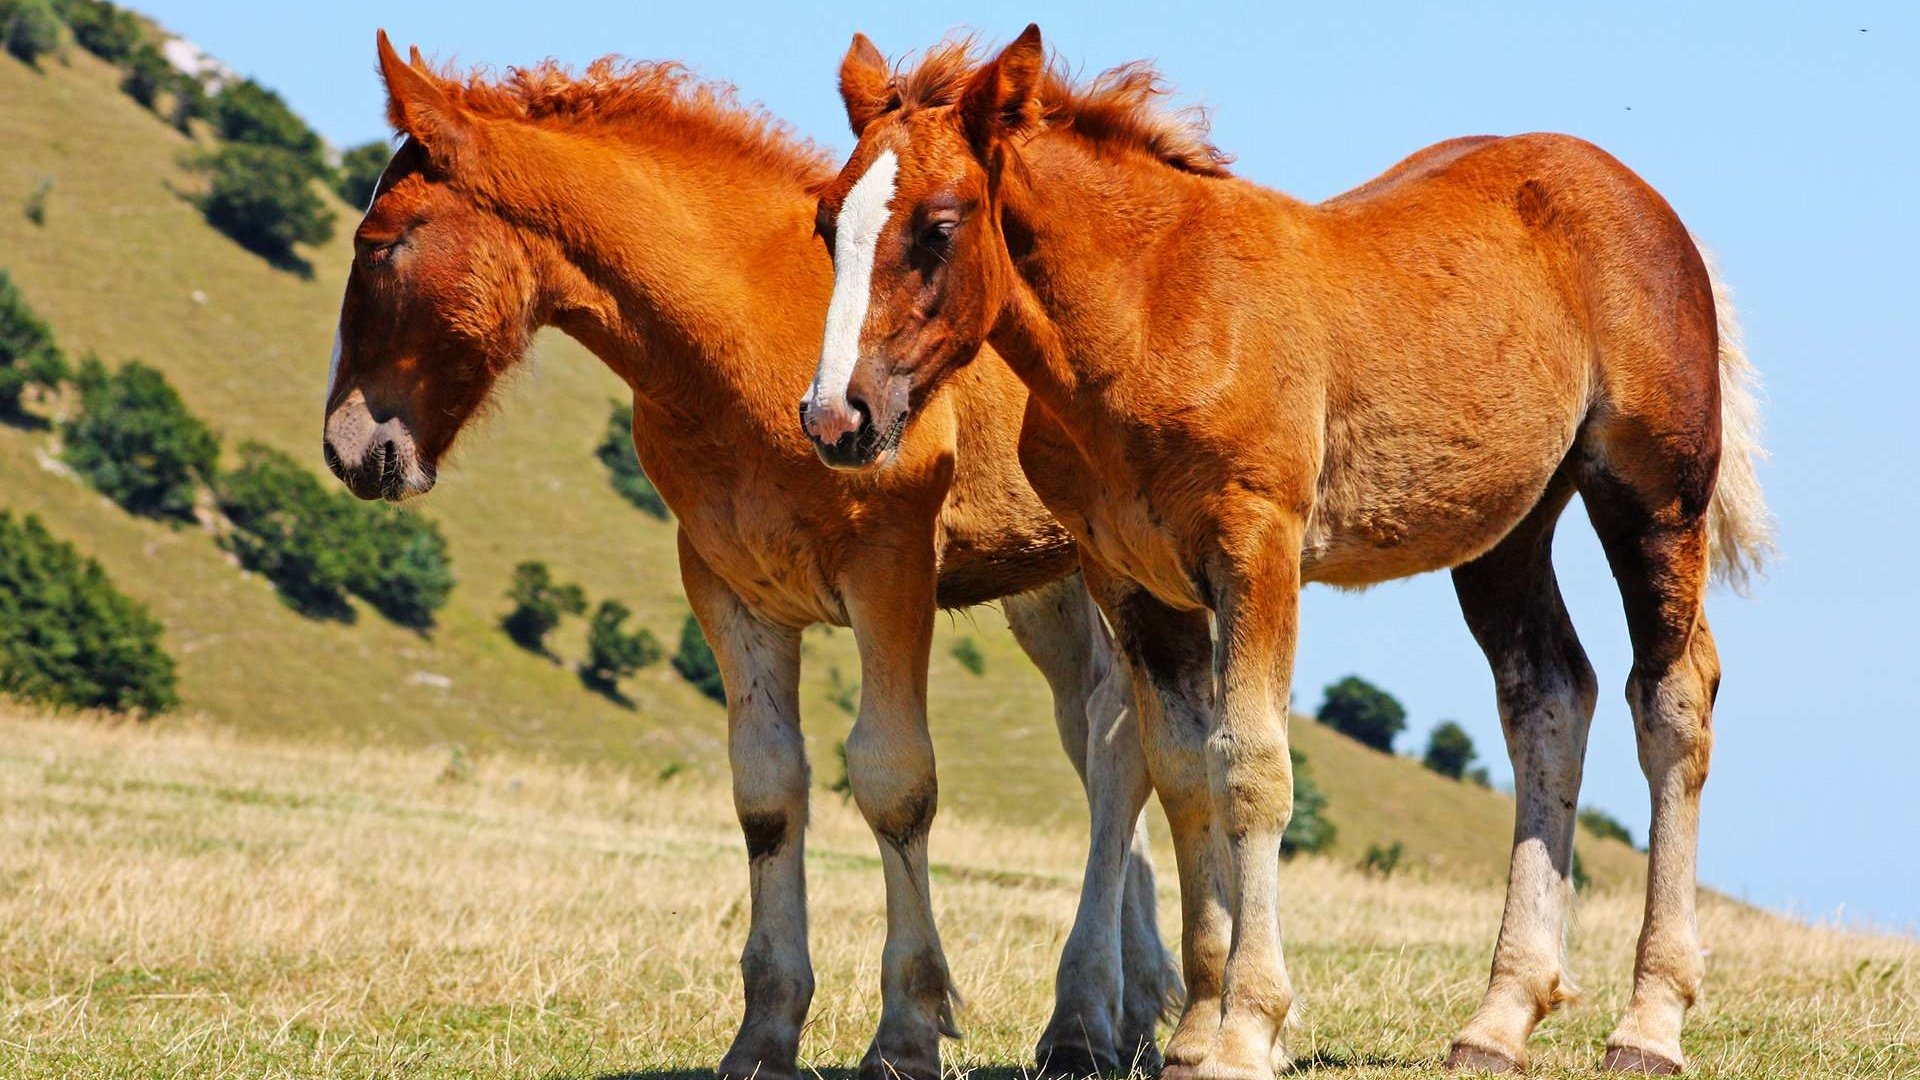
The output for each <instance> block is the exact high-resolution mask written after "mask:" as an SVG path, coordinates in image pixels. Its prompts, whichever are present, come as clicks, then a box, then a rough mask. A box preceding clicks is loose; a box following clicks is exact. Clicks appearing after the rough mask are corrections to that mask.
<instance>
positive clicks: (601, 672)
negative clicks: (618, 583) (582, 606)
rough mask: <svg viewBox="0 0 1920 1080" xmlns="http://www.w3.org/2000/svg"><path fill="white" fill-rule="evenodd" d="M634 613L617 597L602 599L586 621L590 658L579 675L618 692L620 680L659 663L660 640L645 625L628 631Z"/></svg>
mask: <svg viewBox="0 0 1920 1080" xmlns="http://www.w3.org/2000/svg"><path fill="white" fill-rule="evenodd" d="M631 614H633V612H632V611H631V610H629V609H628V607H627V605H625V604H623V603H621V602H620V601H618V600H602V601H600V606H599V607H598V608H596V609H594V612H593V618H592V620H591V621H590V622H589V623H588V624H587V659H586V660H585V661H584V662H582V663H581V665H580V678H581V680H582V681H583V682H585V683H586V684H587V685H588V686H590V687H593V688H594V689H595V690H598V691H600V692H601V693H604V694H609V695H613V694H617V692H618V691H617V689H616V687H617V684H618V683H619V681H620V680H621V679H623V678H625V677H627V676H628V675H631V674H633V673H634V672H636V671H639V670H640V669H641V668H643V667H646V666H647V665H648V664H655V663H659V661H660V653H661V649H660V642H658V641H657V640H655V639H654V636H653V633H652V631H650V630H648V629H647V628H646V627H644V626H643V627H641V628H640V629H638V630H635V631H632V632H631V633H629V632H628V631H626V630H625V629H622V624H624V623H625V622H626V621H627V616H629V615H631Z"/></svg>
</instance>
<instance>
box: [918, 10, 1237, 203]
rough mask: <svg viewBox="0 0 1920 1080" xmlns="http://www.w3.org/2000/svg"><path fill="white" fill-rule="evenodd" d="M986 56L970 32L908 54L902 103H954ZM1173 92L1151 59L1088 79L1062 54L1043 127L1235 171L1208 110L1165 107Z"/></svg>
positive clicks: (1050, 71) (1049, 75)
mask: <svg viewBox="0 0 1920 1080" xmlns="http://www.w3.org/2000/svg"><path fill="white" fill-rule="evenodd" d="M982 63H983V61H981V59H980V57H979V52H978V50H977V47H976V41H975V39H974V38H973V37H971V36H968V37H960V38H949V39H948V40H946V41H943V42H941V43H940V44H938V45H936V46H934V47H933V48H931V49H929V50H927V52H926V54H925V55H923V56H922V57H920V59H919V61H918V62H917V63H915V64H913V66H912V67H907V66H905V62H904V61H903V62H902V64H901V65H898V66H896V67H895V69H894V75H893V87H894V92H895V94H896V95H897V96H898V98H899V101H900V108H902V109H903V110H907V111H912V110H914V109H924V108H936V107H939V106H943V105H952V104H954V103H955V102H957V101H959V100H960V94H961V91H962V90H964V89H965V88H966V83H967V79H968V78H969V77H970V76H971V75H972V74H973V73H974V72H975V71H977V70H978V69H979V68H980V66H981V65H982ZM1168 93H1169V88H1168V86H1167V83H1166V80H1165V79H1164V78H1162V77H1161V75H1160V73H1159V71H1158V70H1156V69H1155V68H1154V66H1153V64H1151V63H1150V62H1148V61H1145V60H1135V61H1132V62H1131V63H1126V64H1121V65H1119V66H1118V67H1113V68H1108V69H1107V70H1106V71H1103V72H1101V73H1100V74H1098V75H1095V76H1094V77H1093V78H1092V79H1090V80H1087V81H1086V82H1084V83H1082V82H1079V81H1077V80H1075V79H1074V77H1073V75H1072V72H1070V71H1069V70H1068V69H1067V67H1066V64H1065V62H1064V61H1062V60H1061V59H1060V56H1059V54H1058V53H1056V54H1054V56H1053V57H1052V59H1051V60H1049V62H1048V64H1047V71H1046V75H1045V77H1044V79H1043V80H1042V83H1041V89H1040V109H1041V117H1042V120H1043V123H1044V129H1045V130H1055V131H1068V132H1072V133H1073V134H1075V135H1078V136H1079V137H1081V138H1082V139H1085V140H1086V141H1087V142H1090V143H1092V144H1094V145H1095V146H1100V147H1119V148H1121V149H1126V150H1133V151H1137V152H1139V153H1142V154H1145V155H1147V156H1148V157H1151V158H1153V159H1154V160H1156V161H1158V162H1160V163H1162V164H1164V165H1168V166H1171V167H1173V168H1175V169H1179V170H1180V171H1182V172H1190V173H1196V174H1198V175H1201V176H1227V175H1230V173H1229V171H1228V168H1227V166H1228V165H1230V164H1231V163H1232V162H1233V155H1231V154H1228V153H1226V152H1225V151H1223V150H1221V149H1220V148H1219V147H1217V146H1215V145H1213V142H1212V139H1211V138H1210V137H1209V132H1208V116H1207V112H1206V110H1205V109H1203V108H1200V107H1198V106H1194V107H1190V108H1186V109H1179V110H1168V109H1166V108H1163V107H1162V106H1161V103H1160V99H1161V98H1163V97H1165V96H1166V95H1167V94H1168Z"/></svg>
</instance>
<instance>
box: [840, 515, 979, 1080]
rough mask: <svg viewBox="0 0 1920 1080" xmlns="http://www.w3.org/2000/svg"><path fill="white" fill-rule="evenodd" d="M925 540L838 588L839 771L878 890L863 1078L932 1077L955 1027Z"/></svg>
mask: <svg viewBox="0 0 1920 1080" xmlns="http://www.w3.org/2000/svg"><path fill="white" fill-rule="evenodd" d="M915 550H919V549H917V548H916V549H915ZM925 550H926V552H927V556H926V558H925V559H924V560H916V559H914V558H912V557H897V558H894V559H891V560H886V561H884V562H879V561H876V562H879V564H877V565H873V566H868V567H863V568H862V569H863V572H862V575H861V576H860V577H858V578H855V579H853V580H850V581H848V582H847V584H846V585H845V587H844V594H845V596H846V601H847V614H848V616H849V618H850V620H851V622H852V624H853V633H854V639H855V641H856V643H857V644H858V646H859V649H860V673H861V691H860V711H859V715H858V716H857V717H856V718H855V720H854V725H853V730H852V732H850V733H849V734H848V736H847V780H848V782H849V783H850V785H851V786H852V788H853V799H854V802H855V804H857V805H858V806H859V807H860V813H861V814H862V815H863V816H864V817H865V818H866V820H867V825H868V827H870V828H871V829H872V830H873V835H874V839H875V840H876V841H877V842H878V843H879V847H880V863H881V869H882V872H883V873H884V875H885V880H886V890H887V941H886V946H885V948H884V950H883V951H882V953H881V960H880V993H881V1010H880V1028H879V1031H878V1032H876V1033H875V1035H874V1037H873V1044H872V1045H871V1046H870V1047H869V1048H868V1050H867V1053H866V1056H865V1057H864V1058H862V1059H861V1062H860V1075H861V1077H862V1078H863V1080H900V1078H903V1077H904V1078H907V1080H939V1076H940V1037H941V1036H942V1035H946V1036H949V1037H952V1038H958V1037H959V1035H960V1032H959V1030H958V1028H956V1027H955V1025H954V1019H953V1004H954V1000H955V998H956V997H957V995H956V994H955V993H954V989H953V980H952V977H951V975H949V974H948V971H947V959H946V955H945V954H944V953H943V952H942V951H941V948H940V935H939V932H938V930H937V929H936V928H935V926H934V920H933V902H932V896H931V893H930V890H929V884H928V873H927V832H928V830H929V828H930V827H931V826H932V824H933V815H934V809H935V807H936V806H937V805H938V802H939V799H938V785H937V783H936V781H935V778H934V769H933V740H932V737H931V736H930V735H929V734H928V731H927V658H928V653H929V651H930V649H931V647H932V643H933V614H934V570H933V565H932V557H931V555H932V545H931V544H928V545H925Z"/></svg>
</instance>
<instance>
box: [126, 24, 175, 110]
mask: <svg viewBox="0 0 1920 1080" xmlns="http://www.w3.org/2000/svg"><path fill="white" fill-rule="evenodd" d="M173 82H174V78H173V65H171V64H169V63H167V58H166V57H164V56H162V55H160V50H159V49H156V48H154V47H153V44H152V43H151V42H146V41H143V42H141V43H140V44H139V46H138V47H136V48H135V49H134V50H133V53H132V55H130V56H128V57H127V73H126V75H125V76H123V77H122V78H121V80H120V89H122V90H124V91H126V94H127V96H128V97H130V98H132V99H133V100H135V101H137V102H139V103H140V104H141V105H142V106H143V107H145V108H148V109H151V108H154V107H155V106H156V105H158V104H159V103H160V91H162V90H165V89H167V88H168V87H170V86H172V85H173Z"/></svg>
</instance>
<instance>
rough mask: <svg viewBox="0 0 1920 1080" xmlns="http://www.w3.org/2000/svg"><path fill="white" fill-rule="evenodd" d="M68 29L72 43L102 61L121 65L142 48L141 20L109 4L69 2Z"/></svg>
mask: <svg viewBox="0 0 1920 1080" xmlns="http://www.w3.org/2000/svg"><path fill="white" fill-rule="evenodd" d="M66 13H67V25H68V26H70V27H72V28H73V40H75V41H77V42H79V43H80V47H81V48H83V49H85V50H87V51H88V52H90V53H92V54H93V55H95V56H97V57H99V58H100V59H102V60H106V61H109V62H111V63H115V64H118V63H120V62H121V61H122V60H125V59H126V58H127V57H128V56H130V55H132V54H133V50H134V47H135V46H137V45H139V44H140V38H141V32H140V19H139V17H138V16H136V15H135V14H134V13H133V12H131V11H128V10H126V9H125V8H121V7H118V6H116V5H114V4H110V3H107V2H106V0H67V4H66Z"/></svg>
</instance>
